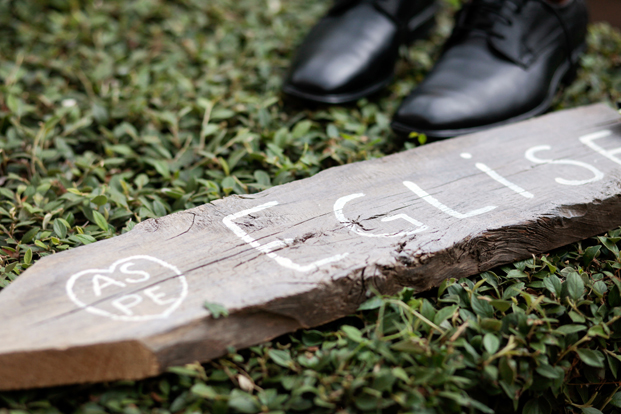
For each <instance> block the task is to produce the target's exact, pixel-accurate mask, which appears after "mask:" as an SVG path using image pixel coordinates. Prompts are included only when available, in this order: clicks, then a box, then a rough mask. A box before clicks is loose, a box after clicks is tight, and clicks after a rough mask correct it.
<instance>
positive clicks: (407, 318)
mask: <svg viewBox="0 0 621 414" xmlns="http://www.w3.org/2000/svg"><path fill="white" fill-rule="evenodd" d="M327 7H328V2H327V1H320V0H306V1H301V0H296V1H293V0H289V1H286V2H285V1H280V0H238V1H234V2H231V1H226V0H209V1H204V0H177V1H164V0H136V1H121V0H91V1H78V0H36V1H35V0H33V1H29V2H23V1H17V0H0V290H1V289H2V288H4V287H6V286H8V285H9V284H10V283H11V281H13V280H15V279H16V278H18V277H19V275H20V274H21V273H22V272H23V271H24V270H25V269H27V268H28V267H30V266H31V265H32V264H33V263H34V262H35V261H36V260H38V259H39V258H40V257H44V256H46V255H49V254H53V253H55V252H59V251H62V250H66V249H71V248H74V247H77V246H80V245H83V244H89V243H92V242H95V241H97V240H102V239H105V238H109V237H113V236H115V235H118V234H121V233H123V232H126V231H130V230H131V229H132V227H133V226H134V225H135V224H136V223H138V222H140V221H142V220H145V219H148V218H153V217H160V216H163V215H166V214H169V213H172V212H175V211H179V210H185V209H188V208H192V207H195V206H198V205H201V204H204V203H207V202H210V201H213V200H215V199H219V198H222V197H224V196H227V195H230V194H245V193H252V192H257V191H261V190H263V189H265V188H268V187H270V186H273V185H278V184H282V183H285V182H289V181H292V180H296V179H301V178H305V177H308V176H311V175H313V174H315V173H317V172H318V171H321V170H323V169H325V168H329V167H332V166H336V165H341V164H345V163H351V162H355V161H360V160H365V159H370V158H375V157H381V156H383V155H385V154H389V153H394V152H397V151H401V150H404V149H408V148H412V147H414V146H416V145H418V144H419V143H418V138H414V139H412V140H407V141H403V140H398V139H396V137H395V136H394V135H392V134H391V132H390V129H389V120H390V116H391V114H392V113H393V112H394V110H395V109H396V107H397V105H398V104H399V102H400V101H401V99H402V98H403V97H405V95H406V94H407V93H408V92H409V91H410V89H411V88H412V87H414V86H415V85H416V84H417V83H418V82H420V80H421V79H422V78H423V77H424V76H425V73H426V72H427V71H428V70H429V69H430V68H431V66H432V64H433V61H434V58H435V56H437V54H438V52H439V48H440V46H441V44H442V41H443V39H444V38H446V36H447V35H448V34H449V33H450V26H451V19H450V16H451V14H452V13H453V12H454V8H455V5H451V4H449V3H447V4H446V7H445V10H444V11H443V13H442V15H441V16H440V17H439V23H438V26H437V28H436V30H435V31H434V33H433V35H432V37H431V38H430V39H429V40H428V41H421V42H418V43H416V44H415V45H412V46H411V47H409V48H404V49H403V51H402V55H403V59H402V61H401V62H400V64H399V66H398V68H397V80H396V81H395V82H394V83H393V84H392V85H391V86H390V88H389V89H388V90H387V91H385V92H383V93H381V94H380V95H378V96H376V97H374V98H373V99H370V100H361V101H360V102H358V103H357V104H355V105H352V106H347V107H315V108H305V107H302V106H298V105H296V104H295V103H291V102H287V101H285V100H283V99H282V97H281V95H280V92H279V87H280V84H281V78H282V76H283V74H284V73H285V71H286V68H287V65H288V62H289V59H290V57H291V53H292V51H293V50H294V48H295V45H296V44H297V43H298V42H299V40H300V39H301V37H302V36H303V35H304V34H305V32H306V30H307V29H308V28H309V27H310V25H311V24H312V23H313V22H314V21H315V19H316V18H317V17H318V16H320V15H321V14H322V13H323V12H324V11H325V10H326V8H327ZM588 40H589V49H588V52H587V54H586V55H585V56H584V58H583V59H582V66H583V69H582V71H581V72H580V74H579V77H578V79H577V80H576V82H575V83H574V84H572V86H570V87H569V88H567V89H566V90H565V91H563V92H562V93H559V95H558V97H557V99H556V101H555V106H554V109H562V108H567V107H573V106H577V105H583V104H588V103H593V102H607V103H610V104H613V103H614V102H616V101H617V100H619V99H621V34H620V33H619V31H617V30H615V29H612V28H611V27H610V26H608V25H606V24H596V25H592V26H591V27H590V33H589V39H588ZM620 242H621V230H619V229H616V230H615V229H612V230H611V231H610V232H608V233H607V234H605V235H601V236H600V237H596V238H592V239H589V240H585V241H583V242H581V243H577V244H574V245H571V246H568V247H566V248H563V249H559V250H557V251H554V252H550V253H548V254H544V255H541V256H538V257H533V258H532V259H529V260H526V261H522V262H519V263H514V264H512V265H508V266H505V267H502V268H499V269H494V270H493V271H490V272H485V273H483V274H480V275H476V276H473V277H470V278H466V279H461V280H447V281H446V282H445V283H444V284H443V285H442V286H440V287H439V288H437V289H434V290H432V291H429V292H423V293H414V292H412V291H411V290H407V289H406V290H404V291H403V292H401V293H400V294H399V295H397V296H394V297H376V298H373V299H371V300H369V301H368V302H366V303H365V304H363V305H362V306H361V308H360V310H359V312H358V313H356V314H355V315H352V316H350V317H348V318H345V319H342V320H339V321H337V322H334V323H332V324H329V325H326V326H323V327H320V328H317V329H313V330H305V331H300V332H296V333H294V334H291V335H286V336H284V337H281V338H278V339H276V340H274V341H272V342H269V343H265V344H262V345H259V346H256V347H253V348H250V349H247V350H240V351H236V350H231V352H230V354H229V355H228V356H226V357H224V358H221V359H218V360H216V361H213V362H210V363H207V364H204V365H200V364H192V365H188V366H185V367H178V368H174V369H171V370H170V372H169V373H167V374H165V375H162V376H160V377H157V378H152V379H148V380H144V381H132V382H123V381H121V382H115V383H109V384H95V385H78V386H68V387H59V388H52V389H44V390H31V391H20V392H4V393H0V413H1V414H8V413H15V414H17V413H23V412H36V413H58V412H62V413H73V412H79V413H104V412H105V413H125V414H132V413H138V412H153V413H199V412H210V413H227V412H228V413H259V412H272V413H284V412H309V413H310V412H312V413H334V412H339V413H358V412H369V413H397V412H416V413H453V412H482V413H491V412H498V413H505V412H506V413H511V412H523V413H526V414H535V413H551V412H566V413H571V412H574V413H585V414H596V413H600V412H604V413H617V412H621V408H620V407H621V382H620V380H619V378H618V374H619V370H620V364H621V351H620V350H619V344H620V342H621V321H620V319H621V279H620V278H619V276H620V268H621V257H620V253H619V245H620V244H621V243H620ZM222 317H225V316H224V315H223V316H222ZM0 323H1V321H0ZM0 340H1V338H0Z"/></svg>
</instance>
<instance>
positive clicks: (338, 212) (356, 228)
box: [334, 193, 429, 237]
mask: <svg viewBox="0 0 621 414" xmlns="http://www.w3.org/2000/svg"><path fill="white" fill-rule="evenodd" d="M359 197H364V194H362V193H357V194H350V195H348V196H345V197H341V198H339V199H338V200H336V203H334V215H335V216H336V219H337V220H338V221H340V222H341V223H343V224H344V225H345V226H347V227H348V228H349V229H350V230H351V231H352V232H354V233H356V234H357V235H359V236H364V237H403V236H409V235H412V234H416V233H420V232H421V231H425V230H427V229H428V228H429V227H427V226H425V225H424V224H423V223H421V222H419V221H417V220H414V219H413V218H411V217H409V216H407V215H405V214H397V215H395V216H388V217H384V218H383V219H382V221H384V222H387V221H394V220H405V221H407V222H408V223H411V224H413V225H414V226H416V227H418V228H417V229H414V230H410V231H400V232H397V233H385V234H374V233H370V232H368V231H367V230H365V229H363V228H362V227H361V226H360V225H359V224H356V223H355V222H353V221H352V220H348V219H347V217H345V214H344V213H343V208H344V207H345V205H346V204H347V203H348V202H350V201H351V200H354V199H356V198H359Z"/></svg>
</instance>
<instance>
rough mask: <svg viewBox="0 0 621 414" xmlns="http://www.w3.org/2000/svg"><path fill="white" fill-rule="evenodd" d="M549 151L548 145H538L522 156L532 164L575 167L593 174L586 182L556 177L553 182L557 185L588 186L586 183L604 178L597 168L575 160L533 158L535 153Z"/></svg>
mask: <svg viewBox="0 0 621 414" xmlns="http://www.w3.org/2000/svg"><path fill="white" fill-rule="evenodd" d="M550 149H551V147H550V146H549V145H538V146H536V147H532V148H529V149H528V150H527V151H526V153H525V154H524V156H525V157H526V159H527V160H529V161H532V162H534V163H537V164H559V165H560V164H564V165H575V166H577V167H582V168H586V169H587V170H589V171H591V172H592V173H593V178H590V179H588V180H566V179H564V178H558V177H557V178H556V179H555V181H556V182H557V183H559V184H563V185H584V184H588V183H593V182H595V181H599V180H601V179H602V178H604V173H602V172H601V171H600V170H598V169H597V168H595V167H594V166H592V165H591V164H587V163H586V162H582V161H575V160H551V159H541V158H537V157H536V156H535V153H536V152H539V151H547V150H550Z"/></svg>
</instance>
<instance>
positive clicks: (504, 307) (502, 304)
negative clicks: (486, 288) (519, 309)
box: [490, 299, 513, 312]
mask: <svg viewBox="0 0 621 414" xmlns="http://www.w3.org/2000/svg"><path fill="white" fill-rule="evenodd" d="M512 303H513V302H510V301H508V300H502V299H493V300H492V301H491V302H490V304H491V305H492V306H493V307H495V308H496V309H498V310H499V311H501V312H506V311H508V310H509V309H511V305H512Z"/></svg>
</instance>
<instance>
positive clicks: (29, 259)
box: [24, 249, 32, 264]
mask: <svg viewBox="0 0 621 414" xmlns="http://www.w3.org/2000/svg"><path fill="white" fill-rule="evenodd" d="M31 262H32V249H28V250H26V253H24V263H26V264H30V263H31Z"/></svg>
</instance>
